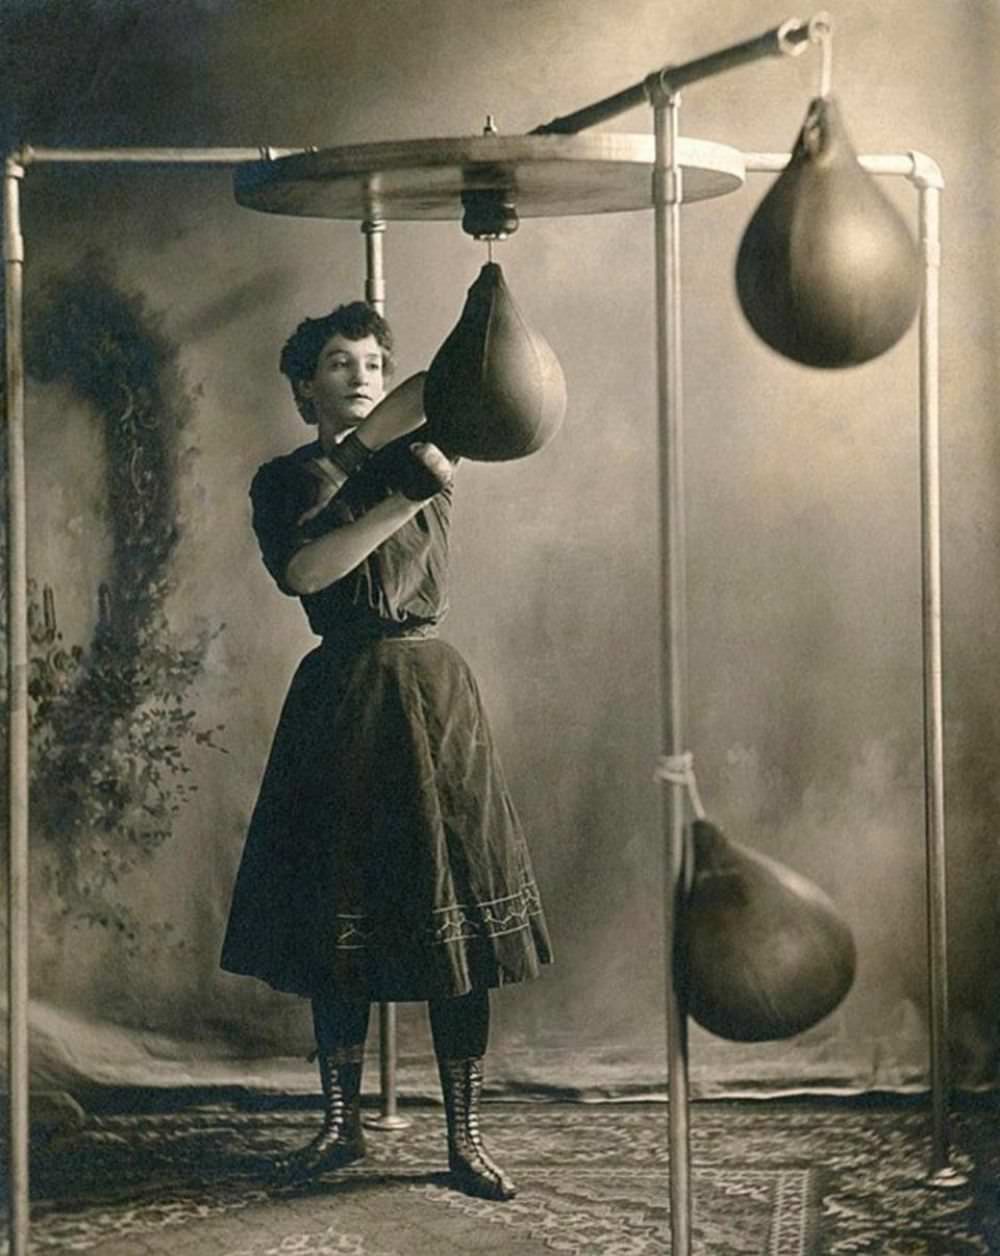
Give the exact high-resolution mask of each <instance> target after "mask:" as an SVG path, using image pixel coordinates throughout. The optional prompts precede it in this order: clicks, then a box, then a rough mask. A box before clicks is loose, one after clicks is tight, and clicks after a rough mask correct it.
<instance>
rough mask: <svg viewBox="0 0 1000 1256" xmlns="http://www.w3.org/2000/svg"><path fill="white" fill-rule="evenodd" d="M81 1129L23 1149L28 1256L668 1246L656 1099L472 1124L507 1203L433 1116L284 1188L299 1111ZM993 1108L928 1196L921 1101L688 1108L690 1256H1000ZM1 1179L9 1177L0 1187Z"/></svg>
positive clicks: (160, 1114)
mask: <svg viewBox="0 0 1000 1256" xmlns="http://www.w3.org/2000/svg"><path fill="white" fill-rule="evenodd" d="M264 1102H265V1101H260V1100H257V1101H251V1100H250V1099H244V1100H242V1101H240V1100H237V1101H234V1102H225V1103H220V1102H211V1103H198V1104H193V1105H189V1106H185V1107H177V1108H171V1109H168V1110H159V1111H148V1110H147V1111H144V1112H139V1113H136V1112H132V1113H121V1112H118V1113H114V1112H109V1111H107V1110H105V1112H104V1115H100V1116H94V1115H91V1116H90V1117H88V1118H87V1120H86V1122H85V1123H84V1125H83V1127H82V1128H81V1129H79V1130H76V1131H74V1132H72V1133H70V1134H60V1135H57V1136H56V1137H53V1138H50V1139H49V1140H48V1141H47V1142H44V1143H43V1142H41V1140H39V1145H37V1146H36V1147H35V1148H33V1158H32V1228H31V1238H32V1250H33V1252H61V1251H66V1252H94V1253H99V1256H458V1254H459V1253H461V1254H466V1253H492V1254H494V1256H545V1254H546V1253H564V1254H566V1256H654V1254H655V1256H662V1254H663V1253H667V1252H669V1250H670V1225H669V1203H668V1199H669V1194H668V1174H667V1155H666V1138H667V1109H666V1107H665V1106H664V1105H663V1104H652V1103H650V1104H645V1103H643V1104H636V1103H630V1104H593V1105H589V1104H564V1103H544V1102H543V1103H533V1104H525V1103H507V1102H503V1103H491V1104H487V1105H485V1111H484V1114H483V1115H484V1126H485V1129H486V1132H487V1138H488V1142H489V1144H490V1146H491V1148H492V1150H493V1152H494V1154H495V1155H496V1156H497V1158H498V1159H500V1160H501V1161H502V1163H503V1164H504V1165H505V1167H507V1168H508V1169H509V1171H510V1172H511V1174H512V1175H513V1176H514V1178H515V1180H516V1181H517V1182H518V1184H519V1186H520V1193H519V1194H518V1196H517V1198H516V1199H514V1200H513V1201H511V1202H509V1203H506V1204H499V1203H490V1202H486V1201H482V1200H475V1199H470V1198H468V1197H466V1196H464V1195H461V1194H458V1193H457V1192H455V1191H453V1190H451V1189H450V1188H449V1186H448V1182H447V1177H446V1175H445V1173H444V1169H445V1164H446V1161H445V1137H444V1116H443V1113H442V1111H441V1109H439V1108H430V1107H420V1108H413V1109H405V1110H404V1111H405V1115H406V1116H408V1117H409V1119H410V1120H411V1125H410V1127H409V1128H408V1129H407V1130H405V1131H402V1132H399V1133H385V1132H378V1131H373V1132H371V1133H370V1134H369V1145H370V1151H369V1156H368V1159H367V1160H366V1161H365V1162H363V1163H362V1164H359V1165H354V1166H351V1167H350V1168H349V1169H346V1170H343V1171H341V1172H340V1173H335V1174H330V1175H328V1176H327V1177H324V1178H323V1179H321V1180H318V1181H316V1182H312V1183H310V1184H308V1185H305V1186H299V1187H275V1186H272V1185H270V1184H269V1182H268V1180H267V1173H266V1165H267V1158H268V1156H269V1154H271V1153H272V1152H273V1151H274V1150H275V1149H276V1148H280V1149H286V1148H291V1147H294V1146H297V1145H300V1144H302V1143H304V1142H306V1141H308V1139H309V1138H310V1137H311V1135H312V1133H313V1132H314V1131H315V1129H316V1126H317V1123H318V1120H319V1117H318V1113H317V1111H316V1110H315V1109H311V1108H310V1109H303V1108H301V1107H289V1106H288V1105H287V1104H276V1103H275V1101H274V1100H270V1101H266V1103H267V1105H268V1106H261V1105H262V1104H263V1103H264ZM998 1115H1000V1113H998V1111H997V1106H996V1104H985V1103H984V1104H983V1105H981V1106H978V1107H973V1106H970V1107H966V1108H963V1109H962V1110H961V1111H959V1112H958V1113H956V1114H955V1115H954V1116H953V1118H952V1135H953V1139H954V1144H955V1154H954V1157H953V1163H954V1164H955V1166H956V1167H958V1168H961V1169H964V1170H965V1171H966V1172H967V1173H968V1174H969V1183H968V1184H967V1185H966V1186H963V1187H961V1188H957V1189H951V1190H945V1191H942V1190H932V1189H929V1188H927V1187H926V1186H925V1185H924V1181H923V1179H924V1175H925V1173H926V1169H927V1156H928V1147H929V1142H928V1139H929V1130H928V1125H929V1121H928V1117H927V1114H926V1112H925V1111H924V1109H923V1107H922V1106H921V1107H919V1108H918V1107H916V1106H915V1105H913V1104H911V1103H906V1102H891V1101H890V1102H886V1103H882V1104H877V1103H874V1102H872V1101H870V1100H869V1101H865V1102H861V1103H858V1104H847V1103H845V1102H844V1101H833V1102H831V1103H829V1104H826V1103H824V1104H821V1103H818V1102H805V1103H802V1102H799V1103H790V1102H785V1101H753V1102H700V1103H696V1104H694V1105H693V1107H692V1112H691V1137H692V1163H693V1175H692V1176H693V1199H694V1225H693V1233H694V1241H693V1249H694V1252H695V1253H697V1254H698V1256H823V1254H829V1256H833V1254H835V1253H837V1254H844V1256H848V1254H850V1256H855V1254H858V1253H872V1254H873V1256H963V1254H964V1253H985V1254H987V1256H989V1253H993V1252H1000V1198H998V1195H997V1183H998V1182H1000V1147H998V1145H997V1143H998V1139H997V1136H996V1134H995V1130H996V1128H997V1118H998ZM5 1180H6V1177H5Z"/></svg>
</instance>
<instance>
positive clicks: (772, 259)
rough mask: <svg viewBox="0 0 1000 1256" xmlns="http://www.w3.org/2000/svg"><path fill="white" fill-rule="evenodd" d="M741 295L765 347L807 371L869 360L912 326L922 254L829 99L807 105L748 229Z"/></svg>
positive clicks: (739, 271)
mask: <svg viewBox="0 0 1000 1256" xmlns="http://www.w3.org/2000/svg"><path fill="white" fill-rule="evenodd" d="M736 287H737V292H738V294H739V300H740V304H741V306H742V308H743V313H744V314H745V315H746V317H747V319H748V321H749V322H750V325H751V327H753V329H754V331H755V332H757V334H758V335H759V336H760V337H761V339H762V340H764V341H765V342H766V343H767V344H769V345H770V346H771V348H772V349H776V350H777V351H778V352H779V353H782V354H784V355H785V356H786V357H789V358H792V359H794V360H795V361H796V362H802V363H804V364H805V365H806V366H820V367H839V366H852V365H855V364H857V363H861V362H867V361H868V360H869V359H871V358H874V357H877V356H878V355H879V354H880V353H884V352H885V350H887V349H889V348H891V347H892V346H893V345H894V344H895V343H896V342H897V341H898V340H899V339H900V337H901V336H902V335H903V333H904V332H905V331H906V330H907V328H908V327H909V326H910V324H911V323H912V321H913V318H914V315H915V314H916V312H917V309H918V307H919V305H920V301H921V299H922V296H923V264H922V261H921V257H920V252H919V250H918V248H917V245H916V243H915V241H914V239H913V237H912V235H911V233H910V230H909V228H908V227H907V225H906V223H905V222H904V221H903V218H902V217H901V215H900V214H899V213H898V212H897V210H896V208H895V207H894V206H893V204H892V203H891V202H890V201H889V200H888V198H887V197H886V196H885V195H884V193H883V192H882V190H881V189H880V188H879V187H878V185H877V184H876V182H875V180H874V179H873V178H872V177H871V175H869V174H868V173H867V171H865V170H864V169H863V168H862V167H861V165H860V163H859V162H858V159H857V154H856V153H855V151H854V148H853V146H852V144H851V141H850V139H849V137H848V135H847V132H846V131H845V129H844V124H843V122H842V121H841V117H840V112H839V110H838V108H837V105H836V103H835V101H834V100H833V99H831V98H830V97H818V98H817V99H815V100H813V101H812V102H811V103H810V105H809V111H808V113H807V115H806V120H805V122H804V123H803V125H802V130H801V131H800V132H799V137H798V140H797V141H796V144H795V148H794V149H793V151H792V155H791V159H790V161H789V163H788V165H787V166H786V167H785V169H784V170H783V171H782V173H781V175H780V176H779V177H778V179H777V180H776V181H775V183H774V184H773V185H772V187H771V189H770V191H769V192H768V193H767V195H766V196H765V197H764V199H763V200H762V201H761V203H760V205H759V206H758V207H757V211H756V213H755V214H754V216H753V218H751V220H750V223H749V225H748V226H747V229H746V231H745V233H744V235H743V239H742V241H741V243H740V249H739V255H738V257H737V261H736Z"/></svg>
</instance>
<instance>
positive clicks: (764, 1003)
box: [679, 820, 856, 1042]
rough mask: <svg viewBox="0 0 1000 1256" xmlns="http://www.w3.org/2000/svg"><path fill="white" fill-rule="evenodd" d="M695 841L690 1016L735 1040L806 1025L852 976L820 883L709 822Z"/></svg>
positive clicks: (686, 925)
mask: <svg viewBox="0 0 1000 1256" xmlns="http://www.w3.org/2000/svg"><path fill="white" fill-rule="evenodd" d="M693 842H694V875H693V881H692V884H691V888H690V891H689V893H688V896H687V900H686V904H685V908H684V913H683V921H682V924H681V935H680V936H681V946H680V956H681V957H682V958H681V968H682V971H681V973H680V974H679V981H680V983H681V984H682V985H683V989H684V992H685V996H686V1000H687V1006H688V1011H689V1012H690V1014H691V1016H692V1017H693V1018H694V1020H696V1021H697V1022H698V1024H699V1025H701V1026H702V1028H703V1029H707V1030H709V1031H710V1032H711V1033H713V1034H717V1035H718V1036H719V1037H720V1038H729V1039H731V1040H733V1041H735V1042H767V1041H770V1040H773V1039H778V1038H790V1037H792V1036H793V1035H794V1034H798V1033H801V1032H802V1031H803V1030H806V1029H809V1028H810V1027H811V1026H812V1025H815V1024H816V1023H817V1022H818V1021H820V1020H822V1019H823V1017H824V1016H827V1015H829V1013H830V1012H832V1011H833V1010H834V1009H835V1008H836V1007H837V1005H838V1004H839V1003H840V1002H841V1000H842V999H843V998H844V996H845V995H846V994H847V992H848V990H849V989H850V987H851V983H852V982H853V980H854V970H855V960H856V955H855V947H854V939H853V937H852V935H851V931H850V929H849V928H848V926H847V925H846V924H845V922H844V921H843V920H842V919H841V918H840V916H839V915H838V914H837V911H836V908H835V907H834V905H833V903H832V902H831V901H830V899H829V898H828V897H827V896H826V894H824V893H823V891H822V890H820V889H819V887H818V886H816V885H814V884H813V883H812V882H811V881H808V880H806V878H805V877H802V876H799V874H798V873H796V872H793V871H792V870H791V869H790V868H786V867H785V866H784V865H782V864H780V863H778V862H777V861H775V860H773V859H768V858H766V857H765V856H764V855H760V854H757V853H756V852H755V851H752V850H749V849H748V848H747V847H745V846H739V845H737V844H736V843H733V842H730V841H729V840H728V839H727V838H726V837H725V836H724V835H723V833H722V832H721V830H719V829H718V828H716V826H715V825H714V824H711V823H709V822H708V821H707V820H696V821H695V822H694V825H693Z"/></svg>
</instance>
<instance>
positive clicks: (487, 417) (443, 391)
mask: <svg viewBox="0 0 1000 1256" xmlns="http://www.w3.org/2000/svg"><path fill="white" fill-rule="evenodd" d="M424 412H425V414H426V415H427V422H428V425H429V429H430V437H431V439H432V440H433V441H434V442H435V444H438V445H440V446H441V448H442V449H443V450H444V451H445V452H446V453H448V454H449V455H451V456H452V457H456V456H460V457H463V458H471V459H473V460H475V461H479V462H504V461H507V460H510V459H513V458H524V457H525V456H526V455H527V454H533V453H535V452H536V451H537V450H539V449H541V448H542V446H543V445H546V444H548V442H549V441H550V440H551V439H552V437H553V436H555V434H556V432H557V431H558V430H559V427H560V425H561V424H562V421H563V416H564V415H565V413H566V380H565V378H564V376H563V372H562V367H561V366H560V365H559V359H558V358H557V357H556V355H555V353H553V351H552V348H551V346H550V345H549V343H548V341H547V340H546V339H545V338H544V336H541V335H540V334H539V333H538V332H537V331H533V330H532V328H530V327H529V326H528V324H527V323H526V322H525V320H524V317H523V315H522V314H521V311H520V310H519V309H518V308H517V306H516V305H515V303H514V298H513V297H512V296H511V294H510V289H509V288H508V287H507V284H506V282H505V281H504V277H503V271H502V270H501V269H500V267H499V266H498V265H497V263H496V262H487V263H486V265H485V266H483V268H482V270H481V271H480V272H479V276H478V278H477V279H476V281H475V283H473V285H472V287H471V288H470V289H469V293H468V296H467V297H466V301H465V306H464V308H463V310H462V315H461V317H460V318H459V320H458V322H457V324H456V325H455V327H454V328H453V330H452V331H451V333H450V335H449V336H448V338H447V340H445V342H444V344H443V345H442V346H441V348H440V349H439V350H438V351H437V353H436V354H435V355H434V360H433V361H432V362H431V365H430V368H429V369H428V372H427V379H426V380H425V382H424Z"/></svg>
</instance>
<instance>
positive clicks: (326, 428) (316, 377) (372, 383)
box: [299, 333, 385, 439]
mask: <svg viewBox="0 0 1000 1256" xmlns="http://www.w3.org/2000/svg"><path fill="white" fill-rule="evenodd" d="M299 390H300V392H301V394H302V396H304V397H308V398H309V399H310V400H311V401H312V403H313V412H314V413H315V415H316V421H317V423H318V424H319V429H320V439H323V437H324V436H326V437H331V436H336V435H338V434H339V433H341V432H344V431H346V430H347V429H348V428H352V427H357V425H358V424H359V423H360V422H361V420H362V419H363V418H365V416H366V415H367V414H368V412H369V411H370V410H371V409H373V407H374V406H376V405H377V404H378V402H379V401H380V400H381V399H382V397H383V396H384V394H385V381H384V379H383V377H382V348H381V346H380V345H379V343H378V341H377V340H376V339H375V337H374V336H365V338H364V339H363V340H348V339H347V337H346V336H341V335H340V334H339V333H338V334H337V335H335V336H331V337H330V339H329V340H328V341H327V342H326V344H325V345H324V346H323V351H322V352H321V353H320V355H319V360H318V361H317V363H316V371H315V373H314V374H313V377H312V379H308V380H304V381H303V382H302V383H301V384H300V385H299Z"/></svg>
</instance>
